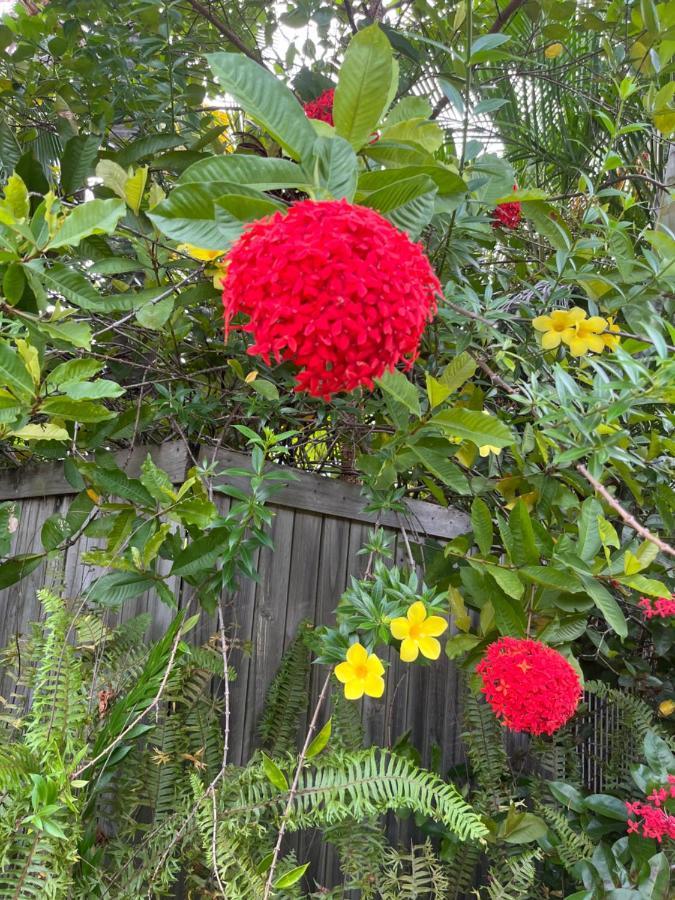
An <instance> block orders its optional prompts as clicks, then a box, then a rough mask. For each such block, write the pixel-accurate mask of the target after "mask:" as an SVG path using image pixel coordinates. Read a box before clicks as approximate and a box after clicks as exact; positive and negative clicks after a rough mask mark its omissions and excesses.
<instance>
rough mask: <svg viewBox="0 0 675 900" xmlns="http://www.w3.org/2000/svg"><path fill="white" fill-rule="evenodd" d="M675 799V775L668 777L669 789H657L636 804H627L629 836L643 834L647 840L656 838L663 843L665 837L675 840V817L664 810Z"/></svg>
mask: <svg viewBox="0 0 675 900" xmlns="http://www.w3.org/2000/svg"><path fill="white" fill-rule="evenodd" d="M674 798H675V775H669V776H668V787H667V788H657V790H654V791H652V793H651V794H650V795H649V796H648V797H646V798H645V800H646V801H647V802H646V803H643V802H641V801H640V800H637V801H635V803H626V812H627V813H628V815H629V817H632V818H629V819H628V834H641V835H642V836H643V837H646V838H656V840H657V841H658V842H659V843H661V841H662V840H663V839H664V837H669V838H674V839H675V816H671V815H670V814H669V813H667V812H666V810H665V809H664V808H663V805H664V804H665V803H667V802H668V801H669V800H672V799H674Z"/></svg>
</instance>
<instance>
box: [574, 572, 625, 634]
mask: <svg viewBox="0 0 675 900" xmlns="http://www.w3.org/2000/svg"><path fill="white" fill-rule="evenodd" d="M582 581H583V583H584V585H585V587H586V591H587V592H588V594H589V595H590V597H591V598H592V600H593V603H595V605H596V606H597V607H598V609H599V610H600V612H601V613H602V615H603V616H604V618H605V621H606V622H607V624H608V625H609V626H610V628H613V629H614V631H616V633H617V634H618V635H619V637H622V638H625V637H626V635H627V634H628V623H627V622H626V617H625V616H624V614H623V611H622V609H621V607H620V606H619V604H618V603H617V602H616V600H615V599H614V597H612V595H611V594H610V592H609V591H608V590H607V588H605V587H603V585H601V584H600V583H599V582H598V581H596V579H595V578H592V577H590V576H584V577H583V578H582Z"/></svg>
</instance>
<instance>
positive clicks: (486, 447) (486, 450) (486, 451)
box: [478, 444, 502, 457]
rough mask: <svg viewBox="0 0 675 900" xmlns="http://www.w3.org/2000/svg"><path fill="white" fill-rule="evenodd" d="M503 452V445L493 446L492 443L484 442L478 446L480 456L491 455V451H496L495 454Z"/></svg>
mask: <svg viewBox="0 0 675 900" xmlns="http://www.w3.org/2000/svg"><path fill="white" fill-rule="evenodd" d="M501 452H502V448H501V447H493V445H492V444H483V445H482V447H479V448H478V453H479V455H480V456H483V457H485V456H489V455H490V454H491V453H494V455H495V456H499V454H500V453H501Z"/></svg>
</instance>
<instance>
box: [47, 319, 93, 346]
mask: <svg viewBox="0 0 675 900" xmlns="http://www.w3.org/2000/svg"><path fill="white" fill-rule="evenodd" d="M37 328H38V331H42V332H44V333H45V334H48V335H49V336H50V337H51V338H53V339H54V340H55V341H63V342H64V343H66V344H72V345H73V347H79V348H80V349H82V350H89V349H90V348H91V328H90V327H89V325H87V323H86V322H72V321H69V322H65V321H60V322H59V324H58V325H55V324H53V323H52V322H42V321H41V322H39V323H38V325H37Z"/></svg>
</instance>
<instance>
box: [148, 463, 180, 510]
mask: <svg viewBox="0 0 675 900" xmlns="http://www.w3.org/2000/svg"><path fill="white" fill-rule="evenodd" d="M139 481H140V482H141V484H142V485H143V487H144V488H145V489H146V490H147V492H148V493H149V494H150V495H151V496H152V497H154V498H155V500H159V502H160V503H163V504H166V503H167V501H169V500H175V498H176V494H175V492H174V489H173V485H172V483H171V479H170V478H169V476H168V475H167V474H166V472H165V471H164V470H163V469H160V468H159V466H156V465H155V463H154V462H153V459H152V457H151V456H150V454H149V453H148V455H147V456H146V457H145V459H144V460H143V464H142V466H141V474H140V477H139Z"/></svg>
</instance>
